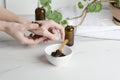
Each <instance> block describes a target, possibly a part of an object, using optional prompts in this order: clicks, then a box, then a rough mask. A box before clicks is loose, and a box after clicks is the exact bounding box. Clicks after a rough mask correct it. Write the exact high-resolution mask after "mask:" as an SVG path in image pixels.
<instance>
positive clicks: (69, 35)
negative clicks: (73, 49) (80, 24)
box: [65, 23, 74, 46]
mask: <svg viewBox="0 0 120 80" xmlns="http://www.w3.org/2000/svg"><path fill="white" fill-rule="evenodd" d="M66 39H68V43H67V45H68V46H73V45H74V26H73V25H71V24H70V23H68V25H67V26H66V27H65V40H66Z"/></svg>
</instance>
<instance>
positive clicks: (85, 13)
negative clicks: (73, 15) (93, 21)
mask: <svg viewBox="0 0 120 80" xmlns="http://www.w3.org/2000/svg"><path fill="white" fill-rule="evenodd" d="M83 14H84V16H83V18H82V19H81V21H80V23H79V24H78V25H77V26H80V25H82V23H83V21H84V20H85V17H86V15H87V10H85V11H84V13H83Z"/></svg>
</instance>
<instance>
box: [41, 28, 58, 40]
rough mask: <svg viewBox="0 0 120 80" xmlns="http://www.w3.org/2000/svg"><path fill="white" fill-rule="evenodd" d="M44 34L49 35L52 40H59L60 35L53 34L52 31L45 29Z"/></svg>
mask: <svg viewBox="0 0 120 80" xmlns="http://www.w3.org/2000/svg"><path fill="white" fill-rule="evenodd" d="M43 36H45V37H47V38H49V39H51V40H58V37H57V36H55V35H54V34H52V33H51V32H49V31H47V30H46V31H44V34H43Z"/></svg>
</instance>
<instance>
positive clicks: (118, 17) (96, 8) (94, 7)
mask: <svg viewBox="0 0 120 80" xmlns="http://www.w3.org/2000/svg"><path fill="white" fill-rule="evenodd" d="M102 2H110V10H111V12H112V14H113V21H114V22H115V23H116V24H117V25H120V0H92V1H91V0H83V1H79V2H78V3H77V6H78V8H79V9H82V14H80V15H79V16H76V17H73V18H66V19H64V20H62V14H61V13H60V12H58V11H57V10H52V9H51V5H50V3H51V0H40V4H41V5H42V7H44V8H45V9H46V11H47V12H46V17H47V19H52V20H54V21H56V22H57V23H60V24H63V25H64V24H67V20H74V19H79V18H81V21H80V23H79V24H78V25H77V26H79V25H81V24H82V23H83V21H84V19H85V17H86V15H87V13H95V12H100V11H101V10H102ZM84 3H86V4H85V5H84Z"/></svg>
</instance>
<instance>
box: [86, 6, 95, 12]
mask: <svg viewBox="0 0 120 80" xmlns="http://www.w3.org/2000/svg"><path fill="white" fill-rule="evenodd" d="M95 9H96V5H95V4H88V7H87V11H88V12H95Z"/></svg>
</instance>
